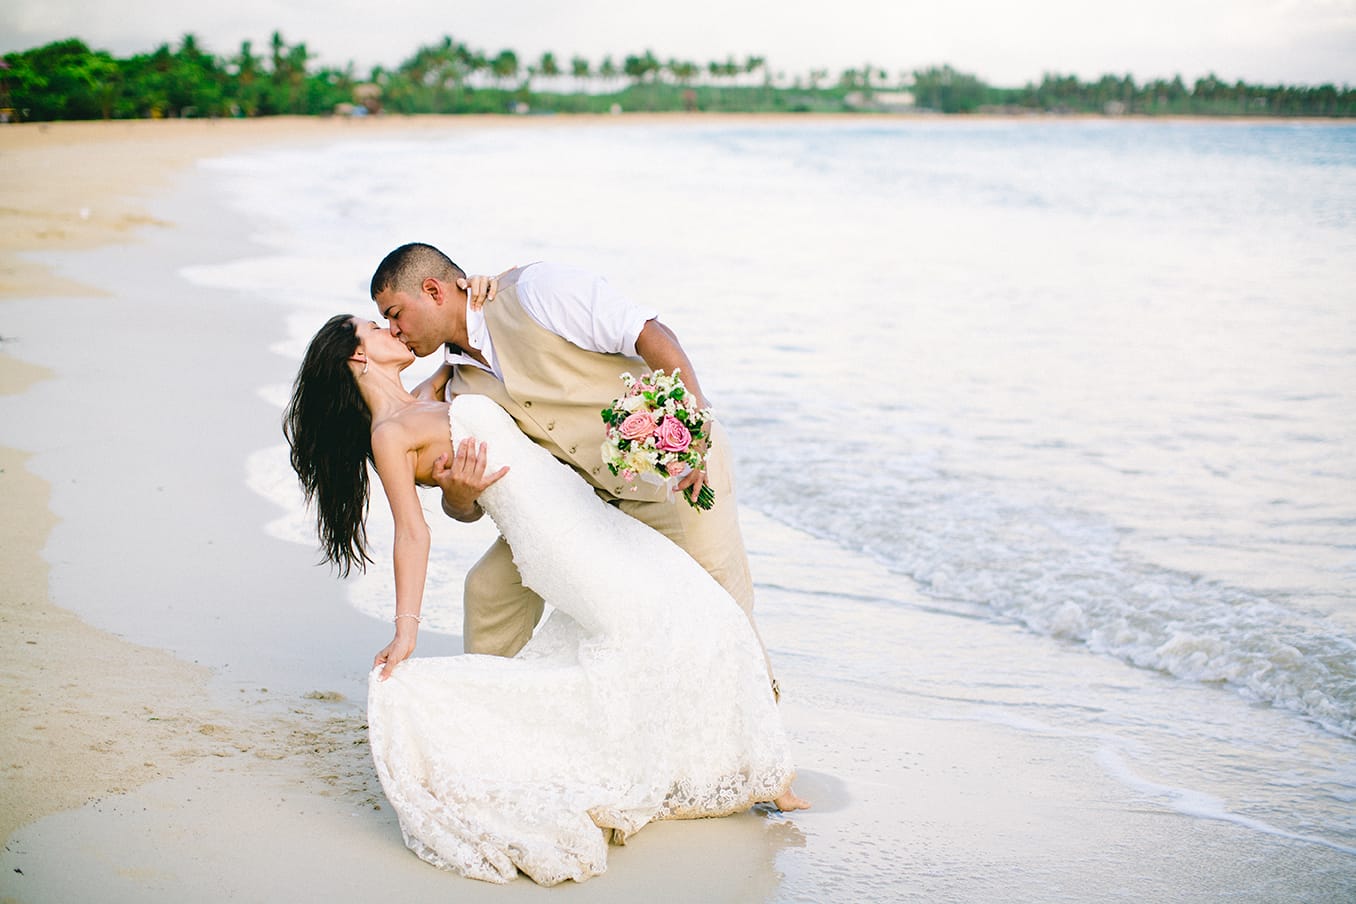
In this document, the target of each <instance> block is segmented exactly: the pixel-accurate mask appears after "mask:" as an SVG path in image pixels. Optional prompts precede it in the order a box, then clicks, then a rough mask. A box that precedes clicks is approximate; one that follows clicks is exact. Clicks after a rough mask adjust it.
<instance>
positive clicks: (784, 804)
mask: <svg viewBox="0 0 1356 904" xmlns="http://www.w3.org/2000/svg"><path fill="white" fill-rule="evenodd" d="M772 806H774V807H776V808H777V809H778V810H781V811H782V812H783V813H789V812H791V811H792V810H808V809H810V802H809V801H808V800H806V799H805V798H803V797H800V796H799V795H797V794H796V792H795V791H793V790H791V789H790V788H787V789H786V790H785V791H783V792H782V793H781V796H779V797H777V798H776V799H774V800H773V801H772Z"/></svg>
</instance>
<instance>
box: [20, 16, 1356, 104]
mask: <svg viewBox="0 0 1356 904" xmlns="http://www.w3.org/2000/svg"><path fill="white" fill-rule="evenodd" d="M616 107H620V108H621V109H625V110H709V111H728V112H840V111H857V110H886V109H889V110H899V109H908V108H910V107H912V108H914V109H918V110H927V111H936V112H941V113H983V112H1002V113H1026V112H1034V113H1050V112H1053V113H1098V114H1139V115H1183V114H1190V115H1231V116H1325V117H1347V116H1354V115H1356V90H1352V89H1351V88H1348V87H1347V86H1345V85H1343V86H1342V87H1340V88H1339V87H1336V86H1335V85H1331V84H1326V85H1318V86H1303V85H1301V86H1287V85H1276V86H1267V85H1249V84H1245V83H1243V82H1242V81H1238V82H1234V83H1232V84H1230V83H1227V82H1224V81H1222V80H1220V79H1218V78H1216V77H1215V76H1214V75H1207V76H1205V77H1203V78H1199V79H1197V80H1196V81H1195V82H1194V83H1192V84H1190V85H1188V84H1186V83H1185V82H1183V80H1182V78H1181V76H1176V77H1174V78H1173V79H1171V80H1165V79H1156V80H1153V81H1148V82H1144V83H1136V82H1135V80H1134V78H1132V77H1131V76H1129V75H1125V76H1114V75H1105V76H1102V77H1101V78H1100V79H1098V80H1096V81H1089V82H1084V81H1081V80H1079V79H1078V78H1076V77H1074V76H1062V75H1057V74H1047V75H1046V76H1045V77H1044V78H1043V79H1042V80H1041V82H1040V83H1034V82H1033V83H1028V84H1027V85H1025V86H1023V87H1021V88H1003V87H996V86H993V85H989V84H987V83H986V82H984V81H983V80H981V79H980V78H979V77H978V76H976V75H973V74H969V73H964V72H959V71H957V70H955V69H953V68H951V67H950V66H940V67H932V68H927V69H918V70H913V71H908V72H899V73H896V74H894V75H893V76H892V75H891V74H890V73H889V72H888V71H886V70H885V69H882V68H880V67H877V66H873V65H870V64H866V65H863V66H861V67H859V68H858V67H853V68H848V69H844V70H842V71H841V72H839V73H837V74H836V75H834V74H831V73H830V72H829V71H828V70H827V69H815V70H811V71H810V72H809V73H805V74H801V75H795V76H790V77H788V76H787V75H786V74H784V73H781V72H775V71H773V70H772V69H771V68H769V66H768V62H767V60H766V58H764V57H760V56H747V57H745V58H744V59H742V60H736V59H734V58H732V57H728V58H726V59H724V60H711V61H709V62H697V61H694V60H681V59H668V60H661V59H659V58H658V57H656V56H655V55H654V53H653V52H651V51H649V50H646V51H644V52H643V53H639V54H630V55H626V56H623V57H620V58H614V57H612V56H606V57H604V58H603V59H602V60H600V61H598V62H596V63H595V62H593V61H591V60H589V59H587V58H585V57H582V56H577V55H576V56H572V57H571V58H570V59H568V60H565V59H563V58H559V57H557V56H556V55H555V54H554V53H552V52H546V53H543V54H541V56H540V57H537V58H535V59H532V60H524V59H522V58H521V57H519V55H518V54H517V53H515V52H514V51H512V50H501V51H499V52H498V53H495V54H493V55H491V54H488V53H486V52H484V51H481V50H478V49H475V48H472V47H470V46H468V45H467V44H464V43H461V42H457V41H454V40H453V39H452V38H450V37H445V38H443V39H442V40H441V41H439V42H436V43H433V44H429V45H425V46H423V47H420V48H418V49H417V50H416V51H415V52H414V53H413V54H412V55H411V56H410V57H409V58H408V59H406V60H404V61H403V62H401V63H400V64H399V65H398V66H395V67H394V68H387V67H384V66H375V67H373V68H372V69H371V70H369V71H368V72H366V73H364V74H362V75H361V76H360V75H359V74H358V73H357V72H356V71H355V67H354V66H353V64H351V63H350V64H349V65H347V66H344V67H333V66H321V65H316V64H315V55H314V54H313V53H312V52H311V51H310V50H309V49H308V48H307V46H306V44H304V43H299V44H289V43H288V42H287V41H286V40H285V39H284V38H283V36H282V35H281V34H280V33H277V32H275V33H274V34H273V36H272V38H271V39H270V41H269V43H268V46H267V47H264V48H259V49H256V48H255V46H254V45H253V44H252V42H250V41H244V42H242V43H241V45H240V48H239V50H238V51H237V52H236V53H234V54H231V55H229V56H225V57H219V56H216V55H214V54H212V53H210V52H208V51H206V50H205V49H203V47H202V46H201V45H200V43H199V42H198V40H197V38H196V37H194V36H193V35H191V34H189V35H185V36H184V37H183V38H182V39H181V40H180V42H179V43H178V46H177V47H171V46H170V45H169V44H168V43H166V44H161V45H160V46H159V47H157V48H156V49H155V50H153V51H151V52H149V53H139V54H134V55H133V56H130V57H126V58H118V57H114V56H113V55H112V54H110V53H109V52H107V51H104V50H91V49H90V48H89V47H88V46H87V45H86V44H85V43H84V42H83V41H80V40H79V39H76V38H70V39H67V40H64V41H56V42H53V43H50V44H46V45H43V46H41V47H37V48H33V49H31V50H24V51H17V52H13V53H8V54H5V56H4V58H3V61H0V113H2V114H3V115H4V116H5V118H8V119H24V120H58V119H128V118H145V117H152V118H154V117H180V116H208V117H224V116H273V115H281V114H293V115H317V114H330V113H334V112H336V111H340V112H348V111H356V112H360V113H361V112H378V111H389V112H395V113H405V114H416V113H503V112H510V111H515V110H516V111H520V112H521V111H524V110H531V111H533V112H561V113H571V112H580V113H584V112H605V111H608V110H611V109H614V108H616Z"/></svg>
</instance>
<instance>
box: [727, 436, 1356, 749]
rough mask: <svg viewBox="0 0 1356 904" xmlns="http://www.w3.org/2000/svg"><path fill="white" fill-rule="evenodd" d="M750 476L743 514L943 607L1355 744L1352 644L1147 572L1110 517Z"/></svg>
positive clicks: (767, 469)
mask: <svg viewBox="0 0 1356 904" xmlns="http://www.w3.org/2000/svg"><path fill="white" fill-rule="evenodd" d="M899 467H900V468H905V469H910V467H911V466H909V465H907V464H901V465H900V466H899ZM741 469H742V479H743V483H744V492H743V498H744V502H745V503H746V504H751V505H753V506H754V507H755V508H758V509H759V510H760V511H762V512H764V514H767V515H769V516H771V517H774V518H776V519H777V520H779V521H782V522H784V523H787V524H789V525H791V526H793V527H796V528H799V529H801V530H805V531H807V532H809V533H812V534H815V535H818V536H821V537H825V538H828V539H832V540H834V541H835V542H837V543H838V544H840V545H842V546H844V547H846V548H849V549H853V550H856V551H860V552H864V553H867V554H869V555H871V556H872V557H874V558H876V559H877V560H878V561H881V562H883V563H884V564H886V565H887V566H888V567H890V568H891V569H892V570H894V571H896V572H899V573H902V574H904V575H906V576H908V577H910V578H911V579H912V580H914V581H915V582H916V583H917V584H918V586H919V588H920V590H921V591H922V592H923V593H925V594H927V595H928V596H930V597H932V598H934V599H936V600H939V601H947V602H949V603H951V604H952V605H962V606H971V607H984V608H985V609H986V610H987V611H989V612H990V613H992V614H995V615H997V616H1001V617H1004V618H1008V619H1011V620H1013V621H1015V622H1017V623H1020V624H1022V625H1024V626H1025V627H1027V628H1028V629H1030V630H1032V631H1034V632H1036V633H1039V634H1043V635H1048V636H1053V637H1058V638H1062V639H1065V640H1068V641H1071V642H1076V643H1081V644H1083V645H1085V646H1086V647H1087V649H1088V650H1090V651H1091V652H1094V653H1098V654H1103V655H1108V656H1114V657H1116V658H1118V659H1120V660H1122V661H1124V662H1127V663H1129V664H1131V665H1134V666H1137V667H1140V668H1146V669H1154V670H1157V671H1160V672H1165V673H1167V674H1170V675H1174V676H1176V677H1179V678H1183V679H1188V680H1192V681H1199V682H1205V683H1219V684H1222V685H1226V686H1228V687H1231V688H1234V689H1236V690H1237V691H1238V692H1240V693H1242V694H1243V695H1245V696H1246V697H1248V698H1250V699H1253V700H1256V701H1262V702H1266V703H1269V704H1271V705H1274V706H1277V707H1280V708H1283V709H1286V710H1290V711H1292V712H1295V713H1297V714H1300V715H1302V716H1304V717H1306V718H1309V719H1311V720H1313V721H1314V722H1316V723H1318V724H1319V725H1320V726H1322V727H1323V728H1324V729H1326V730H1328V731H1330V732H1333V733H1335V734H1338V735H1340V736H1344V737H1349V738H1356V639H1353V638H1352V637H1350V636H1348V635H1347V634H1344V633H1343V632H1342V630H1341V629H1340V627H1339V626H1337V625H1335V624H1333V623H1332V622H1330V621H1328V620H1326V619H1324V618H1323V617H1321V616H1318V615H1314V614H1310V613H1306V612H1303V611H1300V610H1298V609H1297V608H1295V607H1293V606H1291V605H1286V604H1285V603H1284V602H1281V601H1277V600H1273V599H1268V598H1266V597H1264V596H1261V595H1259V594H1256V593H1252V592H1248V591H1246V590H1241V589H1238V588H1235V587H1230V586H1228V585H1226V584H1223V583H1220V582H1215V581H1210V580H1205V579H1202V578H1200V577H1197V576H1193V575H1190V574H1185V573H1182V572H1180V571H1174V570H1171V569H1167V568H1162V567H1158V566H1155V565H1152V564H1149V563H1145V562H1141V561H1137V560H1136V559H1135V558H1133V557H1132V556H1130V555H1127V554H1126V553H1124V552H1123V551H1122V550H1121V548H1120V547H1121V540H1122V532H1121V531H1120V530H1118V529H1117V528H1116V527H1115V526H1114V525H1113V524H1111V523H1110V522H1109V521H1108V520H1107V519H1106V518H1105V517H1103V516H1099V515H1094V514H1090V513H1084V512H1078V511H1071V510H1068V509H1064V508H1060V507H1058V506H1057V505H1053V504H1051V503H1049V502H1044V501H1041V500H1019V499H1014V498H1012V497H1011V494H1005V493H1004V492H1003V487H1002V486H1001V485H1000V484H998V483H997V482H992V483H990V482H989V481H985V480H983V479H979V478H976V479H973V480H965V479H962V478H957V477H954V476H949V475H945V474H939V473H936V472H928V471H927V470H926V469H922V470H919V469H917V468H912V469H910V470H909V473H908V474H907V476H906V475H905V474H903V473H899V474H895V475H893V478H894V479H891V475H888V474H886V475H882V474H881V473H879V472H877V471H874V470H872V469H870V468H868V469H866V470H867V471H869V472H871V473H873V477H872V479H870V480H862V481H851V480H848V481H845V480H843V479H842V465H841V463H840V462H839V461H837V460H835V461H832V462H829V461H825V462H820V463H818V464H816V463H814V462H810V463H808V464H806V465H805V466H804V467H801V468H799V469H794V470H793V469H788V468H786V467H785V466H783V465H779V464H776V463H774V462H770V461H768V462H762V463H760V462H758V461H748V462H741Z"/></svg>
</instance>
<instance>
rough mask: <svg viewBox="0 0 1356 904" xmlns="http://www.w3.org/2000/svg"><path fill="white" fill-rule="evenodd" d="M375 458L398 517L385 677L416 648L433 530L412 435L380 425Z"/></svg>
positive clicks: (380, 658) (380, 657)
mask: <svg viewBox="0 0 1356 904" xmlns="http://www.w3.org/2000/svg"><path fill="white" fill-rule="evenodd" d="M372 458H373V460H374V461H375V463H376V466H377V476H378V477H379V478H381V486H382V489H383V490H385V491H386V500H387V501H388V502H389V503H390V504H391V516H392V518H393V520H394V521H395V545H394V548H393V553H392V558H393V560H394V562H395V598H396V606H395V608H396V615H395V637H394V638H393V639H392V640H391V642H390V643H389V644H387V645H386V648H385V649H383V650H382V651H381V652H380V653H378V654H377V656H376V659H375V660H374V661H373V663H372V665H373V667H374V668H375V667H376V666H378V665H383V664H384V665H385V668H383V669H382V670H381V677H382V678H383V679H385V678H386V677H388V676H389V675H390V674H391V670H392V669H394V668H395V667H396V665H398V664H399V663H401V662H403V661H404V660H405V659H408V658H409V656H410V654H411V653H413V652H414V645H415V641H416V639H417V638H418V635H419V610H420V608H421V607H422V605H423V601H424V577H425V575H426V574H427V572H428V547H429V532H428V523H427V522H425V521H424V512H423V508H422V506H421V505H420V504H419V494H418V493H417V492H416V491H415V488H414V470H415V463H416V459H417V455H416V452H415V448H414V446H413V444H412V443H411V442H410V441H409V437H408V436H407V435H406V434H405V432H404V431H403V430H400V429H399V428H398V427H396V426H395V425H383V426H381V427H378V428H377V429H376V430H375V431H373V433H372Z"/></svg>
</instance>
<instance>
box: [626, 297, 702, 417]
mask: <svg viewBox="0 0 1356 904" xmlns="http://www.w3.org/2000/svg"><path fill="white" fill-rule="evenodd" d="M636 354H637V355H639V356H640V357H641V358H643V359H644V360H645V364H646V365H647V366H648V367H649V368H650V370H663V371H664V372H665V373H669V374H671V373H673V372H674V371H675V370H681V371H682V372H683V385H684V386H686V387H687V388H688V391H689V392H691V393H692V394H693V395H694V396H695V397H696V400H697V406H698V407H699V408H705V407H707V403H706V395H705V394H704V393H703V392H702V387H701V384H700V383H698V382H697V372H696V370H694V369H693V367H692V361H691V360H689V359H688V357H687V352H685V351H683V346H682V344H681V343H680V342H679V341H678V337H677V335H675V334H674V332H673V330H671V329H669V328H668V327H666V326H664V324H662V323H660V322H659V318H657V317H656V318H654V319H653V320H647V321H646V322H645V327H644V329H642V330H641V331H640V335H639V336H637V337H636Z"/></svg>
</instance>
